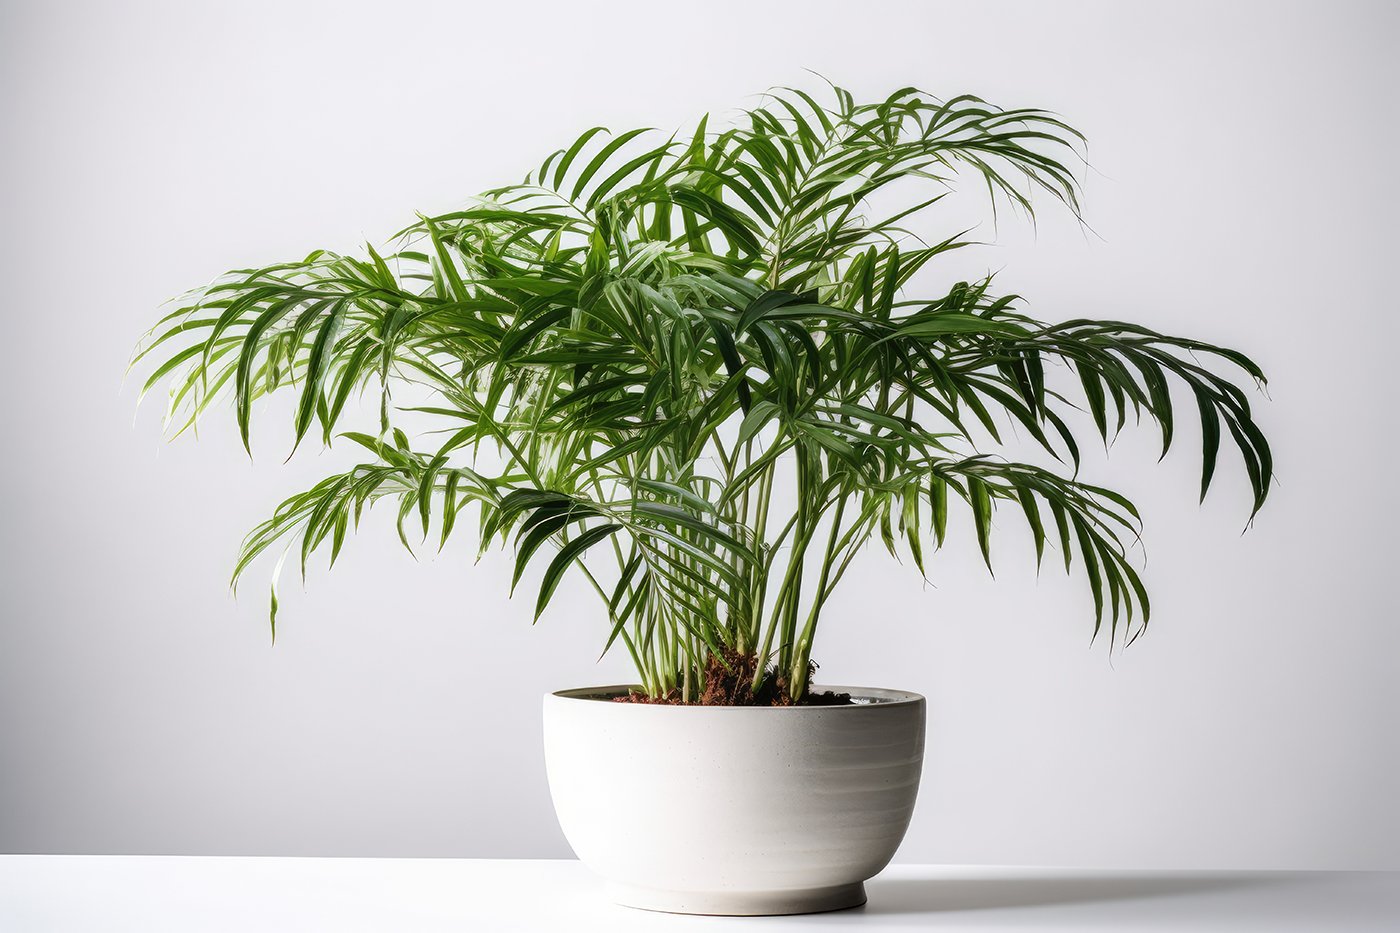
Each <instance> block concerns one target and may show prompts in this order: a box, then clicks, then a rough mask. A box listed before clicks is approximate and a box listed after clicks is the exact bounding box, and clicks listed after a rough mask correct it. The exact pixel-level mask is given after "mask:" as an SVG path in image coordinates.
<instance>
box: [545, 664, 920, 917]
mask: <svg viewBox="0 0 1400 933" xmlns="http://www.w3.org/2000/svg"><path fill="white" fill-rule="evenodd" d="M816 689H818V690H834V691H839V692H843V693H850V694H851V695H852V696H853V697H854V698H855V699H856V700H857V701H858V702H856V703H852V704H849V705H842V706H799V707H786V708H783V707H776V708H775V707H718V706H659V705H648V704H635V703H615V702H612V700H611V698H612V697H614V696H617V695H619V694H621V693H625V692H626V690H627V688H626V687H594V688H586V689H582V690H564V691H560V692H559V693H554V694H550V695H549V696H546V697H545V698H544V747H545V762H546V766H547V768H548V772H549V788H550V793H551V795H552V796H553V798H554V808H555V811H556V812H557V813H558V815H559V823H560V825H561V826H562V827H563V830H564V835H565V836H566V837H567V838H568V840H569V844H570V845H571V846H573V849H574V852H575V853H576V854H577V855H578V857H579V858H580V859H581V860H582V861H583V863H584V864H585V865H587V866H588V867H589V868H591V869H592V870H593V871H595V872H596V873H597V874H599V875H601V876H602V877H603V878H604V879H606V881H607V887H608V891H609V893H610V895H611V896H612V898H613V900H615V901H617V902H618V903H620V904H625V905H627V906H629V907H641V908H645V909H648V910H664V911H670V912H674V913H690V914H746V915H751V914H792V913H810V912H815V911H823V910H837V909H840V908H843V907H854V906H856V905H857V904H863V903H864V902H865V888H864V884H863V882H864V881H866V880H867V879H868V878H870V877H871V876H873V875H875V874H876V873H877V872H879V871H880V870H881V869H882V868H884V867H885V865H886V864H887V863H888V862H889V860H890V858H891V857H893V855H894V852H895V849H896V848H898V847H899V843H900V840H901V839H903V838H904V832H905V830H906V829H907V828H908V826H909V817H910V814H911V813H912V812H913V809H914V798H915V796H916V794H917V792H918V788H919V776H920V772H921V770H922V766H923V751H924V698H923V697H921V696H919V695H918V694H914V693H904V692H901V691H897V690H877V689H867V688H861V687H832V686H823V687H818V688H816Z"/></svg>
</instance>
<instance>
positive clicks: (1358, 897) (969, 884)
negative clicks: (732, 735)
mask: <svg viewBox="0 0 1400 933" xmlns="http://www.w3.org/2000/svg"><path fill="white" fill-rule="evenodd" d="M868 889H869V892H870V903H868V904H866V905H865V906H864V907H857V908H853V909H851V910H843V911H836V912H834V913H829V914H816V915H807V916H800V917H759V918H733V917H683V916H675V915H671V914H655V913H648V912H645V911H639V910H631V909H629V908H626V907H617V906H615V905H613V904H610V903H608V902H607V901H606V899H605V898H604V897H603V893H602V889H601V885H600V884H599V883H598V881H597V879H595V878H594V877H593V876H592V875H590V874H589V872H588V871H587V870H586V869H584V868H583V867H582V866H581V865H579V864H578V863H577V862H573V861H563V860H557V861H556V860H507V859H471V860H468V859H360V858H224V857H186V856H82V855H78V856H70V855H7V856H0V930H5V931H14V933H69V931H73V933H77V931H82V933H89V931H111V933H117V931H141V933H165V931H172V933H173V931H179V933H203V931H216V933H217V931H239V933H245V931H259V933H275V931H282V930H287V931H292V930H295V931H298V933H315V931H335V933H356V931H369V930H373V931H392V933H410V931H414V933H416V931H439V930H441V931H446V930H451V931H454V933H463V931H465V933H474V931H478V930H479V931H483V933H495V931H513V930H539V931H547V933H552V931H556V930H565V929H567V930H569V931H570V933H588V931H594V930H598V931H602V930H606V931H609V933H629V931H634V930H635V931H645V933H666V931H671V930H684V931H695V933H700V931H704V933H733V931H755V930H760V929H761V930H765V931H773V930H789V929H804V930H805V929H811V930H820V931H845V930H882V931H888V930H911V931H912V930H920V931H927V930H938V931H944V933H953V931H959V930H1027V929H1035V930H1076V931H1079V930H1115V931H1124V933H1126V931H1137V930H1190V931H1214V930H1258V931H1270V933H1280V931H1292V930H1320V931H1329V933H1343V931H1356V930H1361V931H1370V930H1377V931H1380V930H1385V931H1395V930H1400V872H1202V871H1172V872H1159V871H1093V870H1080V869H1049V868H1005V867H976V866H950V865H894V866H891V867H890V868H888V869H886V870H885V872H884V873H883V874H881V875H880V876H879V877H877V878H875V879H874V880H873V881H871V882H869V883H868Z"/></svg>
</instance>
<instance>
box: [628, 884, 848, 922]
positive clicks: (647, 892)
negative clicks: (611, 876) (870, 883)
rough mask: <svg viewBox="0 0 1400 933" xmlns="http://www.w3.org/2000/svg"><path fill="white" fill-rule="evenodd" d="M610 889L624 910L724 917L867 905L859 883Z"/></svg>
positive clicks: (797, 912) (820, 911)
mask: <svg viewBox="0 0 1400 933" xmlns="http://www.w3.org/2000/svg"><path fill="white" fill-rule="evenodd" d="M607 890H608V896H609V897H610V898H612V900H613V901H614V902H615V903H617V904H621V905H622V906H624V907H635V908H637V909H639V910H657V911H661V912H663V913H668V914H708V915H712V916H724V917H763V916H774V915H777V914H817V913H824V912H826V911H829V910H844V909H846V908H847V907H858V906H860V905H861V904H864V903H865V885H864V884H861V883H860V882H856V883H855V884H837V885H832V886H830V887H825V888H798V889H796V890H789V891H665V890H658V889H655V888H641V887H636V886H635V885H630V884H618V883H616V882H609V883H608V885H607Z"/></svg>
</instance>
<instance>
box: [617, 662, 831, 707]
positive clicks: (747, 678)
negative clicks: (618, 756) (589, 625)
mask: <svg viewBox="0 0 1400 933" xmlns="http://www.w3.org/2000/svg"><path fill="white" fill-rule="evenodd" d="M812 670H813V671H815V670H816V665H815V664H813V665H812ZM757 672H758V658H757V657H755V656H754V655H746V654H740V653H738V652H737V651H726V652H725V653H724V655H723V657H720V656H717V655H710V658H709V660H708V661H707V662H706V664H705V687H704V689H703V690H702V691H701V692H700V696H699V697H697V698H695V699H693V700H690V701H688V702H687V701H686V700H683V699H681V691H680V690H679V689H676V690H672V691H671V692H670V693H668V694H666V695H665V696H660V697H653V696H647V695H646V694H645V693H628V694H626V695H625V696H619V697H613V701H614V702H616V703H653V704H660V705H665V706H846V705H848V704H849V703H850V702H851V695H850V694H849V693H833V692H831V691H830V690H825V691H822V692H821V693H813V692H812V690H811V688H810V687H809V688H808V689H807V692H806V693H805V694H804V695H803V697H802V698H801V699H800V700H793V699H792V697H790V696H789V695H788V681H787V678H786V677H783V676H781V675H779V674H778V673H777V672H776V671H772V670H770V671H768V673H767V674H766V675H765V676H764V678H763V684H762V685H761V686H760V687H759V688H758V692H757V693H754V692H753V690H752V689H751V685H752V684H753V678H754V674H756V673H757Z"/></svg>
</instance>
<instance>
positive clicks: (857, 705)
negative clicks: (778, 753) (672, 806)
mask: <svg viewBox="0 0 1400 933" xmlns="http://www.w3.org/2000/svg"><path fill="white" fill-rule="evenodd" d="M635 689H639V685H638V684H609V685H607V686H602V687H575V688H573V689H570V690H555V691H554V692H553V693H549V694H546V699H548V698H549V697H556V698H558V699H561V700H585V701H588V702H593V703H598V702H606V703H608V704H609V705H610V706H611V707H613V708H615V709H634V710H657V709H672V710H701V711H718V710H736V711H748V712H762V711H772V712H781V713H790V714H797V713H819V712H835V711H837V710H843V709H869V708H871V707H891V706H908V705H910V704H915V703H923V702H925V700H924V697H923V695H922V694H918V693H915V692H913V691H912V690H892V689H889V688H887V687H849V686H845V685H842V684H813V685H812V689H813V690H814V691H828V690H829V691H831V692H833V693H849V694H850V695H851V699H852V700H854V701H855V702H853V703H846V704H842V705H839V706H817V705H812V706H701V705H699V704H670V703H613V702H612V699H613V698H614V697H617V696H621V695H623V694H625V693H628V692H629V691H631V690H635Z"/></svg>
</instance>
